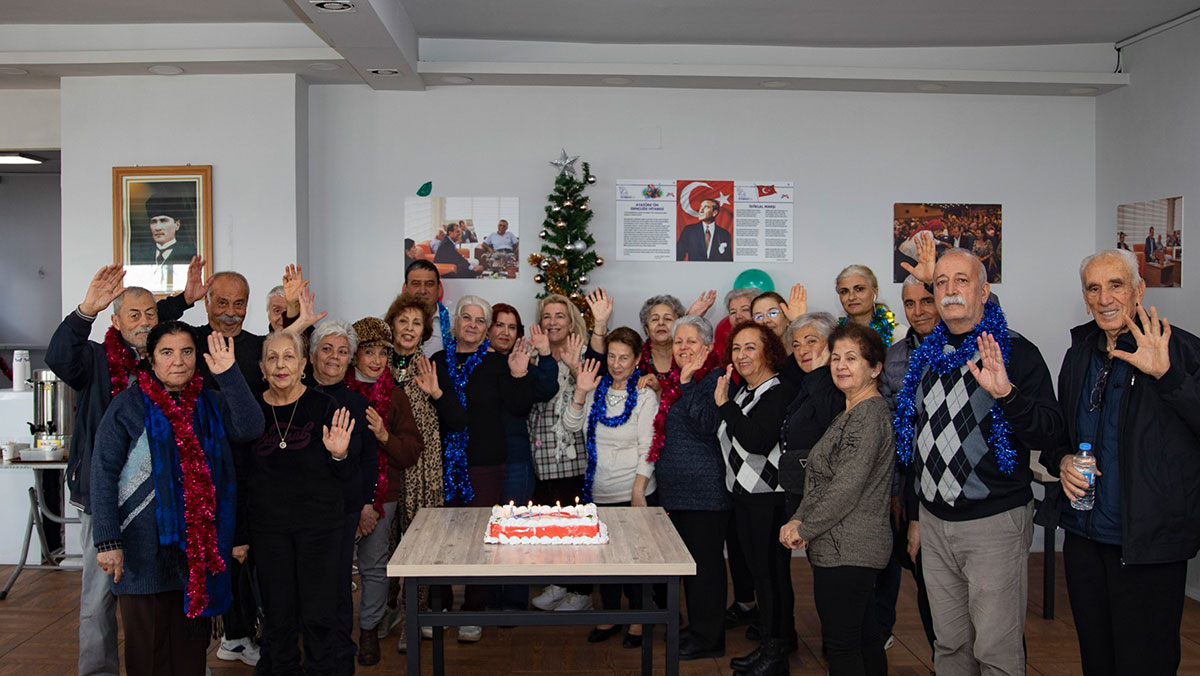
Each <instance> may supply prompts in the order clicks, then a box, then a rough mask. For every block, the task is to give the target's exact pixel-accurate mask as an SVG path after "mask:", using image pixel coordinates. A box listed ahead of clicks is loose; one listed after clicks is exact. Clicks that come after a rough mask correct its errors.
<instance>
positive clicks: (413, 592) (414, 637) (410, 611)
mask: <svg viewBox="0 0 1200 676" xmlns="http://www.w3.org/2000/svg"><path fill="white" fill-rule="evenodd" d="M417 583H418V580H415V579H413V578H411V577H410V578H405V580H404V620H405V623H404V638H405V641H406V642H407V643H408V655H407V662H408V668H407V670H406V673H409V674H413V675H414V676H420V673H421V626H420V620H418V619H417V613H419V612H421V608H420V606H419V605H418V603H419V599H420V594H419V593H418V591H417V590H418V587H419V585H418V584H417Z"/></svg>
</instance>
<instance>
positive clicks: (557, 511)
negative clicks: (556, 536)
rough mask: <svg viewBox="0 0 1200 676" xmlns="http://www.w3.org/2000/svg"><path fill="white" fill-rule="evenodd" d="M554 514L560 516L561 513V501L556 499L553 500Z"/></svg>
mask: <svg viewBox="0 0 1200 676" xmlns="http://www.w3.org/2000/svg"><path fill="white" fill-rule="evenodd" d="M554 515H555V516H561V515H562V503H561V502H559V501H558V500H555V501H554Z"/></svg>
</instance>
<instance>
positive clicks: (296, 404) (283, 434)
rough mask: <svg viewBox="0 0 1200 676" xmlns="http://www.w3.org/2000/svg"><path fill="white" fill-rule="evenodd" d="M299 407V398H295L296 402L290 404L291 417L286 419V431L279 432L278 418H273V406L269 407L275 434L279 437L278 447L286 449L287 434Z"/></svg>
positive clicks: (290, 429)
mask: <svg viewBox="0 0 1200 676" xmlns="http://www.w3.org/2000/svg"><path fill="white" fill-rule="evenodd" d="M299 406H300V397H296V401H295V402H293V403H292V416H291V417H290V418H288V422H287V430H286V431H284V432H280V431H279V418H277V417H276V416H275V405H274V404H272V405H271V419H273V420H274V421H275V433H276V434H278V435H279V447H280V448H287V441H285V439H287V433H288V432H291V431H292V421H293V420H295V419H296V409H297V408H299Z"/></svg>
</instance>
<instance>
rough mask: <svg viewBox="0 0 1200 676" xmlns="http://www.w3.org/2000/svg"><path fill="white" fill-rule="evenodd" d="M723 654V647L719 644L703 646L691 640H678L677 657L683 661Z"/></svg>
mask: <svg viewBox="0 0 1200 676" xmlns="http://www.w3.org/2000/svg"><path fill="white" fill-rule="evenodd" d="M724 656H725V648H724V647H721V646H717V647H716V648H705V647H703V646H701V645H700V644H698V643H696V642H694V641H691V640H687V641H680V642H679V659H680V660H683V661H687V660H703V659H710V658H714V657H724Z"/></svg>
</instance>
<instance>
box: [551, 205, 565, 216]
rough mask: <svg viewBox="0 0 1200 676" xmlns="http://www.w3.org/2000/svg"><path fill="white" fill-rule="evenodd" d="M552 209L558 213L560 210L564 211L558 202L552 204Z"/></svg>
mask: <svg viewBox="0 0 1200 676" xmlns="http://www.w3.org/2000/svg"><path fill="white" fill-rule="evenodd" d="M550 211H553V212H554V213H556V214H557V213H558V212H560V211H562V207H560V206H558V205H557V204H551V205H550Z"/></svg>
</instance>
